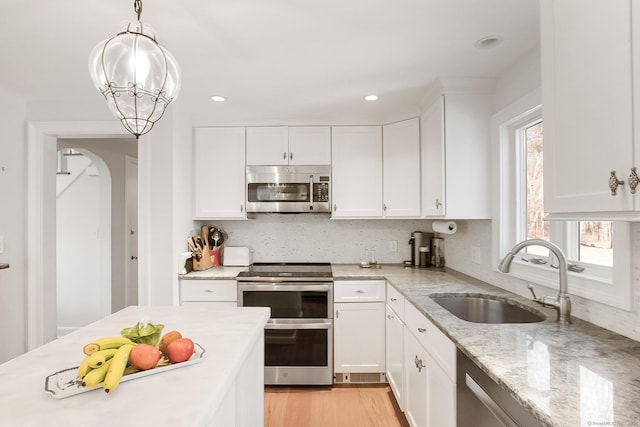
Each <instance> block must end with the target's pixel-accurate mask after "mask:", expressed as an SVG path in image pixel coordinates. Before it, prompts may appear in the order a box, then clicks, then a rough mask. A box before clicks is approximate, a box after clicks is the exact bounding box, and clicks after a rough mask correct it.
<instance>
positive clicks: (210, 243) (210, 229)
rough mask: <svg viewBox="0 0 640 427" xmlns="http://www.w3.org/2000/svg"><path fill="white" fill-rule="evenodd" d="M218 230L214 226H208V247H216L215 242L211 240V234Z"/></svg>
mask: <svg viewBox="0 0 640 427" xmlns="http://www.w3.org/2000/svg"><path fill="white" fill-rule="evenodd" d="M217 231H218V229H217V228H215V227H210V228H209V248H210V249H211V250H213V249H215V248H216V244H215V241H214V240H213V235H214V234H215V233H216V232H217Z"/></svg>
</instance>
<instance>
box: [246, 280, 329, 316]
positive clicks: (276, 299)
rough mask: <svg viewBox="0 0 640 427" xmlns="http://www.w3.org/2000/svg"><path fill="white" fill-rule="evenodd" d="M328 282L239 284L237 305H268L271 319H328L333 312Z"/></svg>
mask: <svg viewBox="0 0 640 427" xmlns="http://www.w3.org/2000/svg"><path fill="white" fill-rule="evenodd" d="M331 289H332V287H331V284H312V283H308V284H298V283H296V284H271V283H257V284H245V283H243V284H239V285H238V305H239V306H241V307H269V308H271V319H328V318H331V317H332V315H333V295H332V290H331Z"/></svg>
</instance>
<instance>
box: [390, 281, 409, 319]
mask: <svg viewBox="0 0 640 427" xmlns="http://www.w3.org/2000/svg"><path fill="white" fill-rule="evenodd" d="M404 304H405V302H404V296H403V295H402V294H401V293H400V291H398V290H397V289H396V288H394V287H393V286H391V284H390V283H388V282H387V305H388V306H389V307H391V308H392V309H393V311H395V312H396V314H397V315H398V317H399V318H400V319H401V320H403V321H404Z"/></svg>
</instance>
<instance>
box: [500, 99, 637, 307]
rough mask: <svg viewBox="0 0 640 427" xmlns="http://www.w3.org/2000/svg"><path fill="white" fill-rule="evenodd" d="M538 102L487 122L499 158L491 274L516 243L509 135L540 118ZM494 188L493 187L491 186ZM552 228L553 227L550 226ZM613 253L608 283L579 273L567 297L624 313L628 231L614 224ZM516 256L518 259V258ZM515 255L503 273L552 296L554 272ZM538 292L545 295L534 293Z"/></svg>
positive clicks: (629, 282)
mask: <svg viewBox="0 0 640 427" xmlns="http://www.w3.org/2000/svg"><path fill="white" fill-rule="evenodd" d="M541 104H542V96H541V91H540V89H537V90H535V91H533V92H531V93H529V94H528V95H526V96H525V97H523V98H521V99H520V100H518V101H516V102H514V103H513V104H511V105H509V106H507V107H506V108H504V109H503V110H501V111H499V112H498V113H496V114H495V115H493V117H492V118H491V133H492V144H493V146H494V148H495V149H496V150H497V152H498V153H499V157H498V159H497V162H498V167H496V168H494V171H495V172H494V177H493V179H494V180H497V181H498V182H497V183H496V186H494V188H499V191H498V192H497V194H496V197H494V204H495V206H494V209H495V211H496V212H497V216H494V218H495V219H494V231H493V237H494V239H493V241H494V244H493V269H494V270H495V271H497V266H498V264H499V262H500V260H501V259H502V257H503V256H504V255H506V253H507V252H508V251H509V250H510V249H511V248H512V247H513V245H515V244H516V243H517V242H518V237H517V234H516V233H517V230H516V224H517V220H516V218H515V215H514V213H515V212H521V211H522V209H521V207H520V206H517V200H516V197H515V194H516V190H517V188H518V185H520V182H518V180H515V179H513V177H514V176H517V175H516V173H515V161H514V160H515V156H516V155H517V150H516V144H515V140H514V139H515V129H516V128H518V127H520V126H521V124H522V122H523V121H526V120H531V119H533V118H534V117H535V116H537V115H539V114H540V111H541ZM494 182H495V181H494ZM552 226H553V223H552ZM614 229H615V250H614V255H613V256H614V259H613V265H614V266H615V268H613V269H612V275H611V277H609V278H601V277H595V276H589V275H587V274H584V273H573V272H569V295H570V296H571V295H577V296H580V297H583V298H586V299H589V300H592V301H596V302H599V303H603V304H607V305H610V306H613V307H617V308H621V309H624V310H631V308H632V298H631V290H632V257H631V249H632V248H631V227H630V224H629V223H627V222H621V221H620V222H616V223H615V225H614ZM519 255H520V254H519ZM519 255H517V256H516V258H515V259H514V262H513V264H512V267H511V271H510V272H509V273H508V274H510V275H512V276H514V277H517V278H519V279H522V280H525V281H527V282H531V283H532V284H533V285H534V289H535V290H536V293H537V294H538V296H541V295H555V292H557V290H558V282H559V280H558V271H557V270H555V269H552V268H550V267H548V266H539V265H532V264H530V263H526V262H522V261H519V260H520V256H519ZM540 287H544V288H546V289H539V288H540Z"/></svg>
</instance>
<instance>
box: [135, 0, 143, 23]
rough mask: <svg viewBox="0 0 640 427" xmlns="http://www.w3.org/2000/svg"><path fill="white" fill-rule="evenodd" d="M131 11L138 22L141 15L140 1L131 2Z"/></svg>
mask: <svg viewBox="0 0 640 427" xmlns="http://www.w3.org/2000/svg"><path fill="white" fill-rule="evenodd" d="M133 10H134V11H135V12H136V14H137V15H138V21H140V15H142V0H134V1H133Z"/></svg>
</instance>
